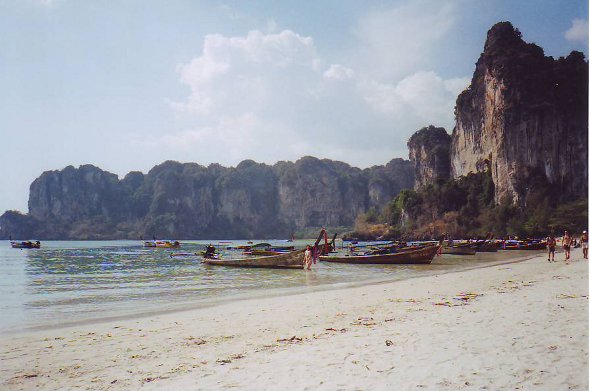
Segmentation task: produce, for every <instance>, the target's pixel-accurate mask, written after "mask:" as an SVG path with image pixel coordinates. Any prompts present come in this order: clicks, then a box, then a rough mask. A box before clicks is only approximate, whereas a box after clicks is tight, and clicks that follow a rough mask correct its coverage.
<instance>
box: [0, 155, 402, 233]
mask: <svg viewBox="0 0 590 391" xmlns="http://www.w3.org/2000/svg"><path fill="white" fill-rule="evenodd" d="M412 184H413V170H412V166H411V164H410V163H409V162H408V161H405V160H402V159H394V160H392V161H391V162H389V163H388V164H387V165H385V166H375V167H371V168H368V169H365V170H361V169H358V168H354V167H351V166H349V165H348V164H346V163H342V162H335V161H331V160H327V159H324V160H320V159H316V158H313V157H304V158H302V159H300V160H298V161H296V162H294V163H293V162H279V163H277V164H275V165H273V166H268V165H266V164H259V163H256V162H254V161H252V160H245V161H243V162H242V163H240V164H239V165H238V166H237V167H235V168H233V167H232V168H226V167H222V166H220V165H218V164H212V165H210V166H209V167H204V166H200V165H198V164H195V163H185V164H181V163H178V162H172V161H168V162H165V163H162V164H160V165H158V166H156V167H154V168H153V169H151V170H150V171H149V172H148V173H147V174H145V175H144V174H142V173H140V172H131V173H129V174H127V175H126V176H125V177H124V178H123V179H122V180H119V179H118V177H117V176H116V175H114V174H111V173H108V172H106V171H103V170H101V169H99V168H97V167H94V166H91V165H84V166H80V167H79V168H74V167H71V166H68V167H66V168H65V169H63V170H61V171H48V172H45V173H43V174H42V175H41V176H40V177H39V178H37V179H36V180H35V181H34V182H33V184H31V188H30V197H29V215H22V214H18V213H15V212H7V213H5V214H4V215H3V216H2V217H0V237H6V238H7V237H8V236H9V235H12V236H13V237H15V238H16V237H17V236H18V237H23V238H28V237H36V238H40V239H49V238H60V239H68V238H72V239H108V238H139V237H141V236H143V237H144V238H151V237H152V235H156V236H158V237H161V238H164V237H168V238H219V239H221V238H253V237H257V238H264V237H288V235H290V233H291V232H293V231H295V230H298V229H304V228H308V227H320V226H351V225H352V224H353V223H354V220H355V218H356V216H357V215H358V214H359V213H361V212H364V211H366V210H367V209H368V208H369V207H372V206H377V207H380V206H383V205H384V204H385V203H386V202H388V201H389V200H390V199H392V198H393V197H395V196H396V195H397V194H398V193H399V191H400V190H401V189H403V188H408V187H411V186H412Z"/></svg>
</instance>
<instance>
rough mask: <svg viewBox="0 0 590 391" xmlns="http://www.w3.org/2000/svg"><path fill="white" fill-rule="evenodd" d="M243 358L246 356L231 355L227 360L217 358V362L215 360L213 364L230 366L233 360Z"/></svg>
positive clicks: (239, 354) (240, 354)
mask: <svg viewBox="0 0 590 391" xmlns="http://www.w3.org/2000/svg"><path fill="white" fill-rule="evenodd" d="M244 357H246V355H245V354H242V353H238V354H232V355H231V356H229V357H228V358H218V359H217V360H215V362H216V363H218V364H221V365H225V364H230V363H231V362H232V361H233V360H239V359H241V358H244Z"/></svg>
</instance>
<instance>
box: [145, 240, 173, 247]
mask: <svg viewBox="0 0 590 391" xmlns="http://www.w3.org/2000/svg"><path fill="white" fill-rule="evenodd" d="M143 247H151V248H178V247H180V242H179V241H178V240H175V241H171V240H151V241H145V242H143Z"/></svg>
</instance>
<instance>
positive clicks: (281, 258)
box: [203, 250, 305, 269]
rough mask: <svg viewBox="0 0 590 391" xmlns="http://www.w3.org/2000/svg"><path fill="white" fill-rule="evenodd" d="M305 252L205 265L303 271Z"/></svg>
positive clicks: (210, 261) (207, 260)
mask: <svg viewBox="0 0 590 391" xmlns="http://www.w3.org/2000/svg"><path fill="white" fill-rule="evenodd" d="M304 253H305V250H297V251H292V252H288V253H285V254H280V255H272V256H269V257H259V258H242V259H223V260H221V259H204V260H203V263H205V264H206V265H212V266H229V267H247V268H273V269H303V257H304Z"/></svg>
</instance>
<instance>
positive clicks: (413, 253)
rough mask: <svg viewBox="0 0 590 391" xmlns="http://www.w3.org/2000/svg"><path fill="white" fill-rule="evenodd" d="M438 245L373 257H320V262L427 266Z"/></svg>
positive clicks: (436, 251)
mask: <svg viewBox="0 0 590 391" xmlns="http://www.w3.org/2000/svg"><path fill="white" fill-rule="evenodd" d="M439 247H440V246H438V245H431V246H425V247H420V248H417V249H409V250H404V251H400V252H397V253H390V254H375V255H348V256H347V255H344V256H335V255H322V256H320V261H324V262H338V263H356V264H391V265H395V264H429V263H432V259H433V258H434V256H435V255H436V254H437V253H438V250H439Z"/></svg>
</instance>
